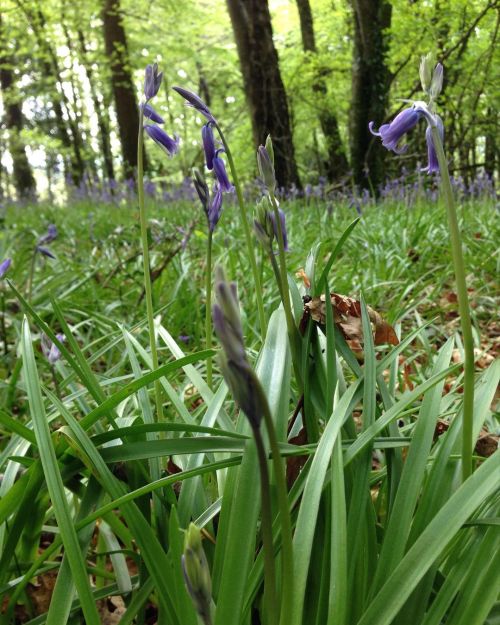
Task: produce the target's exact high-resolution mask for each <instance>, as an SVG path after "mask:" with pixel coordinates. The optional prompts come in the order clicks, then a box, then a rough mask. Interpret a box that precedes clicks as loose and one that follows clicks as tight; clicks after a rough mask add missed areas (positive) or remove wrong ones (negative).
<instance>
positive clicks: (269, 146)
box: [265, 135, 274, 166]
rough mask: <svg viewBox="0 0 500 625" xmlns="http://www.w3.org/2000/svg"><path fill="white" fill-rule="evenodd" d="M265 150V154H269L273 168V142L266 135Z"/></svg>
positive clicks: (269, 136)
mask: <svg viewBox="0 0 500 625" xmlns="http://www.w3.org/2000/svg"><path fill="white" fill-rule="evenodd" d="M265 148H266V150H267V153H268V154H269V158H270V159H271V163H272V164H273V166H274V147H273V140H272V139H271V135H267V138H266V144H265Z"/></svg>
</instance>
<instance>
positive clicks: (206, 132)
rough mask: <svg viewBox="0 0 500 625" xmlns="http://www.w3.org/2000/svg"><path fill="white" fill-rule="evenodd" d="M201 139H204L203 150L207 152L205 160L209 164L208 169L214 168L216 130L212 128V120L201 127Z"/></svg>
mask: <svg viewBox="0 0 500 625" xmlns="http://www.w3.org/2000/svg"><path fill="white" fill-rule="evenodd" d="M201 139H202V141H203V150H204V152H205V162H206V164H207V169H209V170H210V171H211V170H212V169H213V168H214V157H215V141H214V131H213V130H212V125H211V123H210V122H209V123H208V124H205V125H204V126H203V128H202V129H201Z"/></svg>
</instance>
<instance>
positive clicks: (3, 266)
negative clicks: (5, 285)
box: [0, 258, 12, 279]
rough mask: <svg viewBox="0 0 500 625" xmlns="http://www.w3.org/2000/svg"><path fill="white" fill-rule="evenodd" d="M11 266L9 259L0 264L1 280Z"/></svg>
mask: <svg viewBox="0 0 500 625" xmlns="http://www.w3.org/2000/svg"><path fill="white" fill-rule="evenodd" d="M11 265H12V259H11V258H6V259H5V260H3V261H2V262H1V263H0V279H1V278H3V277H4V276H5V274H6V273H7V272H8V271H9V269H10V266H11Z"/></svg>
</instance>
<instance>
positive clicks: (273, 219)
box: [269, 208, 289, 252]
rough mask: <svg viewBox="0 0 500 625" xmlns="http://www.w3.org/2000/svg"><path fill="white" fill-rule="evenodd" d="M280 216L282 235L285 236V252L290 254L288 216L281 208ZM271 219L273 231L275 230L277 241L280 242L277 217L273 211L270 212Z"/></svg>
mask: <svg viewBox="0 0 500 625" xmlns="http://www.w3.org/2000/svg"><path fill="white" fill-rule="evenodd" d="M278 214H279V218H280V224H281V233H282V234H283V247H284V249H285V252H288V251H289V249H288V235H287V232H286V216H285V211H283V210H281V208H278ZM269 217H270V219H271V222H272V224H273V230H274V236H275V237H276V240H277V241H278V240H279V235H278V225H277V223H276V215H275V213H274V212H273V211H270V212H269Z"/></svg>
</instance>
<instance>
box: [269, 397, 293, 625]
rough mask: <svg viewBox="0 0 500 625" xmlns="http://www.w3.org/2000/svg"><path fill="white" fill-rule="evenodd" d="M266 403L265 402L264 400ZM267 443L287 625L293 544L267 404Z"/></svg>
mask: <svg viewBox="0 0 500 625" xmlns="http://www.w3.org/2000/svg"><path fill="white" fill-rule="evenodd" d="M266 405H267V402H266ZM264 422H265V424H266V429H267V435H268V437H269V445H270V447H271V455H272V460H273V467H274V475H275V479H276V492H277V496H278V509H279V513H280V521H281V558H282V559H281V565H282V566H281V613H280V625H288V623H290V622H291V620H292V612H291V610H292V605H293V601H292V599H293V586H294V580H293V544H292V521H291V518H290V510H289V507H288V494H287V492H288V491H287V487H286V479H285V470H284V466H283V460H282V458H281V454H280V450H279V447H278V439H277V437H276V430H275V428H274V423H273V418H272V415H271V412H270V410H269V406H267V409H266V411H265V413H264Z"/></svg>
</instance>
